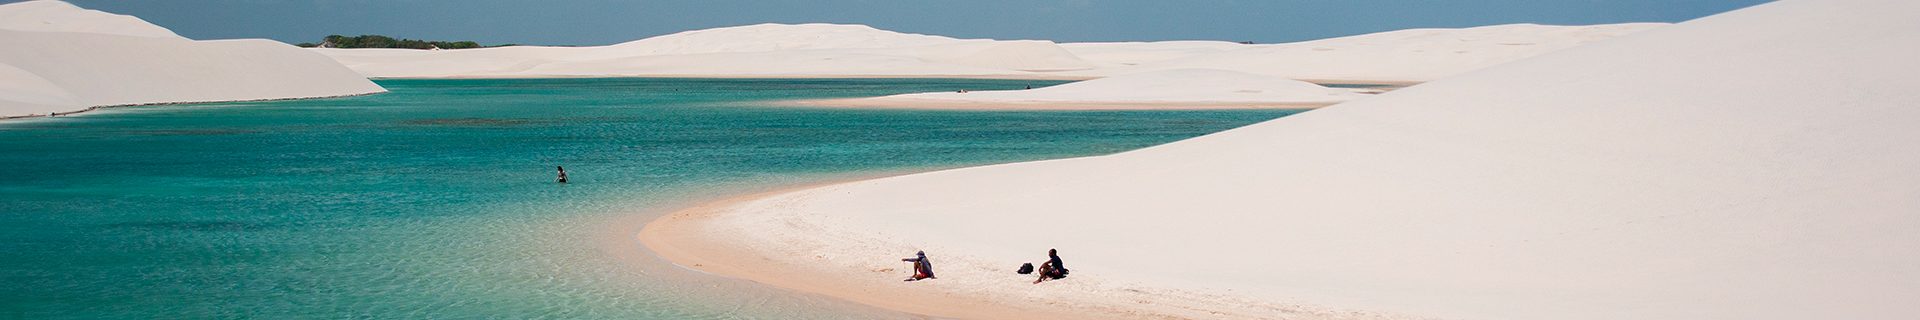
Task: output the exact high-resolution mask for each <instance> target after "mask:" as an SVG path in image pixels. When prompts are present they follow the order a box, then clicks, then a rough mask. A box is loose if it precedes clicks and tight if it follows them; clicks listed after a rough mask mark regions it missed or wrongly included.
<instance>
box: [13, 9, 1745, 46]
mask: <svg viewBox="0 0 1920 320" xmlns="http://www.w3.org/2000/svg"><path fill="white" fill-rule="evenodd" d="M0 2H15V1H14V0H0ZM71 2H73V3H74V4H78V5H80V6H83V7H88V8H92V9H99V10H105V11H109V12H115V13H122V14H131V15H136V16H140V17H142V18H145V19H147V21H151V22H153V23H156V24H159V25H161V26H165V27H167V28H170V29H173V30H174V31H175V32H177V33H179V34H181V35H184V36H187V37H190V38H195V39H225V38H271V39H275V40H280V41H284V42H289V43H298V42H312V41H317V40H318V39H319V38H320V37H323V36H326V35H329V34H344V35H357V34H384V35H390V36H396V37H403V38H414V39H430V40H474V41H479V42H481V43H485V44H501V43H521V44H552V45H601V44H611V43H618V42H624V41H629V40H635V39H640V38H645V37H649V36H655V35H661V34H667V33H673V32H678V31H684V30H692V29H704V28H712V27H722V26H733V25H743V24H754V23H762V22H782V23H800V22H832V23H859V24H867V25H872V26H874V27H877V28H881V29H888V30H894V31H902V32H912V33H926V34H937V35H945V36H954V37H964V38H996V39H1048V40H1057V41H1075V42H1078V41H1143V40H1183V39H1205V40H1229V41H1255V42H1262V43H1272V42H1289V41H1300V40H1311V39H1319V38H1327V37H1337V36H1345V35H1354V34H1362V33H1369V32H1378V31H1388V30H1397V29H1405V28H1417V27H1468V26H1479V25H1489V24H1505V23H1521V22H1530V23H1544V24H1598V23H1615V22H1650V21H1651V22H1678V21H1685V20H1688V19H1693V18H1698V17H1703V16H1707V15H1711V14H1714V13H1719V12H1724V11H1728V10H1733V9H1737V8H1742V7H1746V6H1751V5H1754V4H1759V3H1763V2H1766V1H1762V0H1191V1H1162V0H962V1H954V0H948V1H932V0H817V1H791V0H757V1H756V0H73V1H71Z"/></svg>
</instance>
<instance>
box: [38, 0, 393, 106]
mask: <svg viewBox="0 0 1920 320" xmlns="http://www.w3.org/2000/svg"><path fill="white" fill-rule="evenodd" d="M0 42H5V43H7V45H6V46H0V85H3V86H0V93H4V94H0V117H6V116H24V115H35V114H38V115H44V114H46V113H49V112H67V111H78V110H83V109H87V108H89V107H96V106H114V105H135V104H155V103H176V102H207V101H238V100H264V99H286V98H309V97H328V96H343V95H355V94H366V93H376V92H384V91H385V90H383V89H381V88H380V87H379V86H377V85H374V84H373V83H372V82H370V81H367V80H366V79H365V78H363V77H360V76H359V75H358V74H355V73H354V72H353V71H351V70H349V69H347V68H345V67H342V66H340V65H339V64H338V63H335V62H333V61H331V60H330V59H327V58H326V57H324V56H320V55H318V54H314V53H312V52H308V51H305V50H300V49H299V48H295V47H293V46H289V45H286V44H283V43H279V42H274V41H269V40H217V41H194V40H189V39H186V38H181V37H179V36H177V35H174V34H173V33H172V32H171V31H167V30H166V29H164V28H160V27H158V26H154V25H152V24H148V23H146V22H145V21H141V20H139V19H138V18H134V17H130V16H123V15H114V14H109V13H104V12H99V11H93V10H86V9H81V8H79V7H74V6H73V5H71V4H67V3H65V2H59V1H28V2H21V3H14V4H7V5H0Z"/></svg>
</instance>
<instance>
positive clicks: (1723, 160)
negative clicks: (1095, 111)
mask: <svg viewBox="0 0 1920 320" xmlns="http://www.w3.org/2000/svg"><path fill="white" fill-rule="evenodd" d="M1913 52H1920V2H1910V1H1880V0H1830V1H1829V0H1789V1H1782V2H1775V3H1769V4H1763V5H1760V6H1757V7H1754V8H1749V9H1743V10H1739V11H1735V12H1732V13H1727V14H1722V15H1717V16H1713V17H1708V18H1703V19H1699V20H1696V21H1690V22H1686V23H1682V24H1679V25H1676V26H1672V27H1666V28H1662V29H1659V30H1654V31H1649V32H1645V33H1641V34H1636V35H1633V36H1628V37H1623V38H1620V39H1617V40H1615V41H1607V42H1601V43H1595V44H1592V45H1588V46H1582V47H1577V48H1572V49H1568V50H1564V51H1559V52H1556V53H1552V54H1547V55H1544V56H1540V57H1537V58H1534V59H1528V60H1524V61H1519V62H1514V63H1510V64H1504V65H1500V66H1496V67H1492V68H1488V69H1484V70H1480V71H1476V72H1471V73H1468V74H1465V75H1461V76H1457V77H1451V78H1446V79H1443V80H1438V81H1433V82H1429V83H1426V84H1422V85H1419V86H1415V87H1411V88H1407V89H1402V90H1398V91H1394V92H1391V93H1387V94H1383V95H1380V96H1376V97H1371V98H1368V99H1363V100H1358V101H1354V102H1349V103H1345V104H1341V105H1336V106H1332V107H1328V108H1323V109H1320V110H1316V111H1311V112H1307V113H1304V114H1300V115H1296V116H1290V117H1286V118H1282V119H1277V120H1274V121H1270V122H1266V123H1261V124H1256V125H1252V126H1249V127H1245V128H1240V129H1235V130H1231V131H1227V132H1222V133H1218V134H1213V135H1208V136H1203V137H1199V138H1195V139H1191V140H1186V141H1181V142H1176V143H1172V144H1167V145H1162V146H1157V147H1152V148H1147V149H1142V150H1137V151H1132V152H1126V153H1121V154H1116V155H1110V156H1101V157H1090V158H1078V159H1065V160H1053V161H1040V162H1030V163H1018V164H1008V165H996V166H986V167H976V168H967V169H958V170H948V171H940V172H932V173H925V174H916V175H908V176H900V177H894V178H884V179H876V180H868V181H862V182H856V183H850V184H842V185H834V186H828V187H821V188H813V189H807V190H804V191H798V192H791V193H784V194H779V195H773V196H768V197H764V198H759V199H757V200H747V201H743V202H740V203H739V204H738V205H733V206H726V207H725V208H724V210H723V212H719V213H713V214H708V215H704V216H699V215H696V216H686V215H679V216H674V217H670V218H668V219H663V220H662V221H660V222H655V223H656V224H667V225H668V226H670V227H677V228H688V229H689V230H703V231H709V232H699V233H688V234H684V235H683V237H679V238H673V239H667V242H669V243H673V242H691V243H706V244H709V245H717V246H725V247H727V248H732V249H735V250H740V251H735V252H706V253H704V254H705V255H707V256H728V255H731V256H743V257H750V258H751V259H752V260H746V261H749V262H748V263H738V262H736V263H734V264H729V265H725V266H723V267H725V268H741V269H744V270H741V269H736V270H734V271H730V272H724V273H726V274H730V275H736V276H742V277H749V278H754V277H756V275H759V274H765V273H761V272H757V271H754V270H753V269H755V268H763V269H778V270H777V271H781V272H787V273H784V274H782V277H784V278H786V279H824V280H817V281H824V282H830V283H841V284H858V285H864V286H866V288H868V291H866V292H867V293H865V295H869V297H865V299H870V300H871V299H890V298H897V299H912V298H911V297H904V296H903V297H889V296H888V295H889V294H891V293H894V292H898V291H900V290H905V292H920V293H921V294H922V295H924V296H931V297H934V298H928V299H923V300H921V301H919V302H921V303H925V304H943V303H947V302H949V301H957V300H967V301H986V302H994V303H1006V304H1011V305H1009V308H1021V307H1030V306H1043V307H1041V308H1043V309H1050V310H1058V309H1068V310H1092V311H1089V312H1095V313H1093V314H1105V315H1115V316H1125V313H1119V312H1115V311H1113V310H1144V311H1141V312H1148V313H1151V314H1159V315H1174V316H1184V317H1194V318H1235V317H1269V318H1270V317H1282V316H1288V317H1301V318H1308V317H1306V316H1298V315H1292V314H1282V313H1280V311H1278V310H1291V309H1289V308H1286V307H1280V308H1277V309H1266V310H1274V311H1271V312H1268V313H1257V312H1258V310H1262V309H1261V308H1259V307H1260V306H1268V305H1282V306H1284V305H1290V304H1295V303H1299V304H1306V305H1313V306H1324V307H1327V308H1331V309H1358V310H1369V311H1378V312H1389V313H1400V314H1412V315H1420V316H1432V317H1443V318H1469V319H1904V318H1911V317H1912V316H1913V315H1916V314H1920V250H1917V248H1915V247H1914V246H1915V245H1916V244H1920V232H1914V230H1915V229H1916V228H1920V214H1916V212H1920V166H1915V165H1914V164H1915V163H1920V134H1917V133H1916V131H1915V129H1914V128H1915V127H1914V125H1913V124H1914V123H1916V122H1920V109H1916V108H1913V105H1914V101H1920V90H1914V89H1913V88H1915V87H1920V80H1917V79H1920V78H1916V77H1913V75H1914V74H1920V63H1916V61H1920V60H1915V59H1913V57H1912V53H1913ZM675 217H677V218H675ZM650 228H651V227H650ZM655 242H659V239H656V241H655ZM1047 248H1059V249H1060V250H1061V253H1062V256H1064V257H1065V258H1066V259H1067V262H1068V263H1069V265H1070V266H1071V267H1072V268H1073V270H1074V275H1073V277H1071V278H1068V279H1067V280H1065V281H1061V282H1054V283H1047V284H1043V285H1040V286H1031V285H1025V284H1023V283H1022V281H1023V280H1025V277H1021V276H1016V275H1013V274H1012V273H1011V270H1012V269H1013V267H1014V266H1017V265H1018V264H1019V263H1021V262H1038V261H1041V259H1043V258H1044V256H1043V254H1044V252H1045V250H1046V249H1047ZM918 249H925V250H927V251H928V253H929V255H930V256H931V257H932V258H934V259H936V260H935V261H937V262H938V263H940V264H941V266H946V267H944V269H940V270H939V271H940V272H941V275H942V277H941V279H939V280H935V281H931V282H927V283H923V284H914V285H901V284H899V280H898V279H899V278H903V277H905V276H906V272H905V271H904V270H905V269H904V264H902V263H899V262H898V261H897V259H899V258H900V257H903V256H906V255H909V254H911V253H912V252H913V251H915V250H918ZM695 254H696V255H698V254H702V253H697V252H696V253H695ZM670 258H672V257H671V256H670ZM676 260H679V259H676ZM714 261H740V260H737V259H735V260H729V259H724V258H722V259H718V260H714ZM794 266H800V267H794ZM770 283H778V282H770ZM794 287H796V288H799V289H802V290H809V291H816V290H812V289H809V288H808V287H807V286H805V285H794ZM816 292H829V293H831V292H832V291H830V290H820V291H816ZM839 294H843V295H848V296H851V297H850V299H856V300H859V299H862V298H861V297H860V295H861V294H860V293H854V294H847V293H839ZM1143 295H1144V297H1156V296H1170V297H1179V296H1188V295H1202V296H1207V297H1240V298H1244V299H1247V300H1246V301H1243V302H1241V303H1236V302H1232V301H1233V300H1226V299H1221V300H1214V299H1171V298H1170V299H1165V300H1156V299H1152V298H1143ZM895 304H905V305H908V307H911V306H912V305H915V304H914V303H912V302H896V303H895ZM1188 307H1193V308H1197V309H1187V308H1188ZM1209 309H1214V310H1218V309H1229V310H1247V309H1252V310H1255V312H1256V313H1253V314H1244V313H1231V312H1229V313H1227V314H1215V313H1209V312H1208V311H1206V310H1209ZM1181 310H1188V311H1181ZM922 311H924V312H938V311H937V310H933V311H927V310H922ZM1183 312H1186V313H1183ZM1136 315H1137V314H1136Z"/></svg>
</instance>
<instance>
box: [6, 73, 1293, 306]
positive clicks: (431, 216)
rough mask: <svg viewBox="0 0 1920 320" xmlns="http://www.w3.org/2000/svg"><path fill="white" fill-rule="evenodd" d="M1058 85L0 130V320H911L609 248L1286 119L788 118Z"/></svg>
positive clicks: (546, 101) (524, 92) (166, 118)
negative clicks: (729, 214)
mask: <svg viewBox="0 0 1920 320" xmlns="http://www.w3.org/2000/svg"><path fill="white" fill-rule="evenodd" d="M1057 83H1058V82H1043V81H1010V80H955V79H873V80H846V79H810V80H754V79H724V80H722V79H705V80H703V79H647V78H622V79H520V80H386V81H380V84H381V85H383V86H385V87H387V88H388V89H389V90H391V91H392V92H391V93H388V94H381V95H372V96H363V97H353V98H341V99H325V100H303V101H281V102H267V103H226V104H206V105H188V106H162V107H138V108H120V109H112V110H107V111H100V112H96V113H92V114H87V115H84V116H76V117H62V118H48V119H30V120H24V121H11V122H5V123H0V168H4V170H5V172H6V173H5V174H4V175H0V255H4V256H0V287H4V288H5V290H0V318H34V319H47V318H74V319H99V318H276V319H278V318H420V317H429V318H514V319H520V318H623V319H688V318H695V319H698V318H776V319H783V318H845V317H900V316H904V315H899V314H891V313H888V312H885V311H880V310H872V309H868V308H863V307H859V306H854V305H850V304H847V303H843V302H839V301H837V300H833V299H828V298H823V297H817V296H810V295H804V294H794V293H788V292H783V291H780V290H777V289H770V288H765V287H761V286H757V285H754V284H752V283H747V282H744V281H739V280H731V279H724V278H719V277H713V276H707V275H702V274H699V273H697V272H695V271H691V270H688V269H684V268H678V267H675V266H673V265H671V264H668V263H666V262H664V261H661V260H659V259H658V258H656V257H653V256H652V255H651V254H650V253H647V252H646V251H645V249H644V248H642V247H640V246H639V245H638V244H637V243H635V242H632V241H631V237H630V235H623V234H609V233H618V232H625V231H631V230H632V229H633V227H637V226H621V225H619V224H640V223H644V222H645V221H646V220H647V218H648V217H651V216H657V215H659V214H661V213H663V212H666V211H670V210H672V209H674V208H677V207H680V206H685V205H688V204H690V203H693V202H696V201H699V200H702V199H713V198H716V197H724V196H727V195H730V194H736V193H740V192H745V191H750V190H765V189H768V188H776V187H780V186H789V185H794V184H801V183H807V182H814V181H821V180H823V179H835V178H844V177H851V176H860V175H872V174H881V173H888V172H910V171H916V170H931V169H939V168H951V167H959V166H971V165H982V164H992V163H1004V162H1015V161H1027V160H1038V159H1050V158H1062V157H1075V156H1088V155H1100V154H1109V153H1114V152H1119V151H1124V150H1130V149H1137V148H1141V147H1146V146H1151V145H1155V144H1161V143H1166V142H1171V141H1175V140H1180V139H1184V138H1189V137H1194V136H1199V135H1202V134H1207V133H1212V132H1217V131H1221V130H1225V129H1229V128H1234V127H1239V126H1243V125H1247V124H1252V123H1255V122H1260V121H1264V120H1269V119H1273V118H1277V117H1281V116H1286V115H1289V114H1292V113H1294V112H1297V111H1286V110H1251V111H1249V110H1240V111H1126V112H1104V111H1065V112H1045V111H1018V112H1006V111H1002V112H986V111H932V110H870V109H828V108H799V107H780V106H776V104H777V101H779V100H786V99H804V98H839V97H855V96H875V95H884V94H893V93H903V92H918V91H951V90H959V89H969V90H994V89H1016V88H1021V87H1024V86H1027V85H1042V86H1044V85H1052V84H1057ZM556 165H560V166H566V167H567V169H568V171H569V172H570V173H571V175H572V179H573V183H571V184H567V185H559V184H556V183H554V182H553V174H554V172H553V167H554V166H556ZM622 230H625V231H622ZM610 239H611V240H610ZM901 254H906V253H904V252H903V253H901Z"/></svg>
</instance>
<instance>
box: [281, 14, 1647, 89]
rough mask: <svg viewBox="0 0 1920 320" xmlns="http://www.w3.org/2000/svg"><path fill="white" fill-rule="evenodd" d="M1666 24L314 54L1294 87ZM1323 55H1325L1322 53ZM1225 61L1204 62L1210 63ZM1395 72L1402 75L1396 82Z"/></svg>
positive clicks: (746, 31)
mask: <svg viewBox="0 0 1920 320" xmlns="http://www.w3.org/2000/svg"><path fill="white" fill-rule="evenodd" d="M1660 25H1664V24H1651V23H1640V24H1619V25H1601V26H1582V27H1564V26H1542V25H1505V26H1493V27H1481V28H1468V29H1416V30H1403V31H1396V32H1386V33H1378V34H1370V35H1360V36H1353V37H1344V38H1335V39H1327V40H1320V41H1310V42H1302V43H1292V44H1279V45H1245V44H1238V43H1231V42H1220V41H1166V42H1134V43H1068V44H1057V43H1053V42H1050V41H1035V40H1012V41H1002V40H988V39H955V38H949V37H941V36H931V35H920V34H907V33H899V32H893V31H886V30H880V29H874V28H872V27H867V26H862V25H838V24H817V23H816V24H797V25H789V24H759V25H750V26H739V27H727V28H716V29H707V30H696V31H687V32H681V33H676V34H670V35H664V36H658V37H652V38H647V39H641V40H636V41H632V42H627V43H621V44H615V45H610V46H600V47H512V48H488V49H468V50H442V51H423V50H367V49H315V50H317V51H318V52H320V53H322V54H326V55H327V56H329V57H333V58H334V59H336V60H339V61H340V62H341V63H342V64H345V65H347V66H348V67H351V68H353V69H354V70H355V71H359V72H360V73H361V74H364V75H367V76H369V77H392V78H435V77H555V76H694V77H713V76H720V77H739V76H758V77H900V76H968V77H995V78H1061V79H1091V78H1100V77H1106V76H1113V75H1121V74H1128V73H1139V72H1148V71H1162V70H1174V69H1195V68H1204V69H1221V70H1234V71H1241V72H1248V73H1256V74H1264V75H1271V76H1279V77H1286V78H1293V79H1334V80H1362V81H1365V80H1380V81H1390V82H1407V81H1424V80H1430V79H1433V78H1437V77H1439V76H1443V75H1448V74H1454V73H1459V72H1464V71H1467V70H1472V69H1477V68H1481V67H1485V66H1489V65H1492V64H1497V63H1499V62H1506V61H1512V60H1517V59H1520V58H1525V57H1529V56H1533V55H1537V54H1541V53H1545V52H1549V51H1553V50H1559V49H1564V48H1567V47H1570V46H1573V45H1578V44H1581V43H1586V42H1590V41H1594V40H1598V39H1605V38H1611V37H1615V36H1619V35H1623V34H1627V33H1631V32H1636V31H1641V30H1646V29H1649V28H1652V27H1655V26H1660ZM1328 50H1331V51H1332V52H1328ZM1214 60H1220V61H1231V62H1230V63H1229V62H1221V63H1209V62H1208V61H1214ZM1399 70H1404V72H1399Z"/></svg>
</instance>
